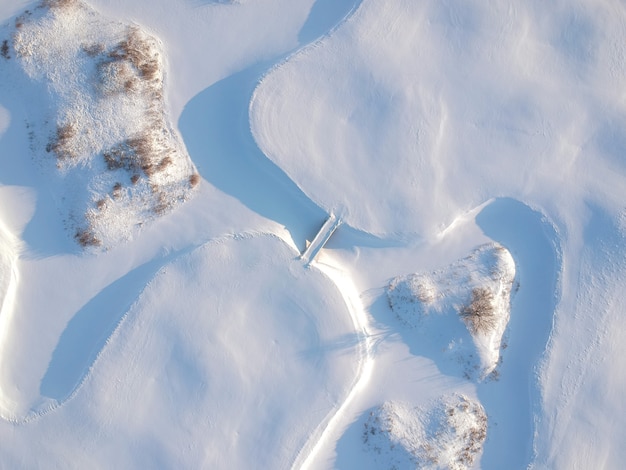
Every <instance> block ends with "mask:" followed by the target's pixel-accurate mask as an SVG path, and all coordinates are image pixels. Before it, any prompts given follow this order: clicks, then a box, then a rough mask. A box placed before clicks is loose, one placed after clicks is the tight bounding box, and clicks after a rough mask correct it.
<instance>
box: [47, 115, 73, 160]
mask: <svg viewBox="0 0 626 470" xmlns="http://www.w3.org/2000/svg"><path fill="white" fill-rule="evenodd" d="M75 136H76V126H75V125H74V124H73V123H67V124H63V125H59V126H58V127H57V130H56V134H55V135H54V136H53V137H52V138H51V139H50V142H48V145H47V146H46V151H47V152H54V153H55V154H56V156H57V158H58V159H60V160H64V159H68V158H73V157H76V153H75V151H74V149H73V148H72V145H71V143H72V139H73V138H74V137H75Z"/></svg>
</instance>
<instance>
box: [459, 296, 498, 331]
mask: <svg viewBox="0 0 626 470" xmlns="http://www.w3.org/2000/svg"><path fill="white" fill-rule="evenodd" d="M459 314H460V315H461V318H463V321H464V322H465V324H466V325H467V327H468V329H469V330H470V331H471V332H472V333H488V332H490V331H492V330H493V329H494V328H495V327H496V325H497V318H496V315H495V309H494V296H493V292H492V291H491V290H489V289H487V288H485V287H476V288H474V289H473V290H472V300H471V302H470V304H469V305H467V306H465V307H463V308H462V309H461V311H460V312H459Z"/></svg>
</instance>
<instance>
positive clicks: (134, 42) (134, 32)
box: [109, 27, 161, 81]
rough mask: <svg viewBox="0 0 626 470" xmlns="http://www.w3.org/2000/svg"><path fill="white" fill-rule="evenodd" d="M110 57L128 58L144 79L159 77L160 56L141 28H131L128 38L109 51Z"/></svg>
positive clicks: (117, 58) (149, 79) (115, 58)
mask: <svg viewBox="0 0 626 470" xmlns="http://www.w3.org/2000/svg"><path fill="white" fill-rule="evenodd" d="M109 57H110V58H111V59H113V60H120V59H122V60H128V61H129V62H130V63H131V64H133V66H134V67H135V68H136V69H137V71H138V72H139V75H140V76H141V78H143V79H144V80H148V81H151V80H155V79H157V78H158V77H159V73H158V72H159V70H160V69H161V64H160V61H159V56H158V54H156V53H155V51H154V48H153V47H152V44H150V41H149V40H148V39H147V38H146V37H145V36H144V35H143V34H142V33H141V31H140V30H139V28H136V27H132V28H130V29H129V31H128V34H127V36H126V38H125V39H124V40H123V41H122V42H120V43H119V44H118V45H117V47H115V49H113V50H112V51H111V52H109Z"/></svg>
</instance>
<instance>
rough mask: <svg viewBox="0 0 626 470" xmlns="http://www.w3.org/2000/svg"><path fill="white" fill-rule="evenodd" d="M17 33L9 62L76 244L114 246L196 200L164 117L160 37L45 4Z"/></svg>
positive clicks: (191, 172) (75, 5) (63, 1)
mask: <svg viewBox="0 0 626 470" xmlns="http://www.w3.org/2000/svg"><path fill="white" fill-rule="evenodd" d="M10 29H11V31H10V36H9V37H10V39H9V40H7V41H5V42H3V43H2V44H3V51H4V53H3V56H4V59H3V61H4V62H5V66H6V67H7V69H9V70H8V73H12V74H13V75H14V77H15V80H12V82H13V83H14V85H13V86H15V87H16V88H18V90H17V91H18V92H21V94H22V95H23V98H24V99H23V101H24V103H25V104H26V105H27V106H30V109H29V111H28V115H29V116H28V119H29V122H28V124H27V126H28V127H29V134H30V139H31V149H32V150H33V151H34V153H35V155H36V157H37V161H39V163H40V164H41V166H43V168H44V171H45V172H47V171H51V172H52V171H54V170H53V169H52V168H53V166H56V169H57V171H56V173H57V175H58V176H59V178H60V180H61V181H60V189H59V191H60V193H61V194H59V195H55V196H60V197H59V198H58V199H59V200H60V201H62V202H61V203H62V204H63V208H62V212H63V216H64V217H65V219H66V225H67V226H68V228H69V230H71V232H72V235H74V236H75V238H76V240H77V242H78V243H80V244H81V245H82V246H100V245H102V246H104V247H110V246H112V245H114V244H116V243H118V242H120V241H122V240H125V239H128V238H129V237H130V236H131V235H132V231H133V228H134V227H136V226H141V225H142V224H143V223H144V222H147V221H149V220H151V219H153V218H155V217H157V216H159V215H161V214H163V213H164V212H167V211H169V210H171V209H172V208H173V207H175V206H176V205H177V204H179V203H181V202H182V201H185V200H186V199H187V198H188V197H189V196H190V191H191V189H192V187H193V186H195V185H196V184H197V183H198V182H199V176H198V175H197V173H196V170H195V168H194V165H193V163H192V162H191V159H190V158H189V156H188V154H187V151H186V149H185V147H184V145H183V143H182V141H181V139H180V138H179V137H178V135H177V133H176V132H175V131H174V130H173V129H172V127H171V124H170V123H169V121H168V118H167V116H166V112H165V103H164V98H163V78H164V66H163V54H162V45H161V44H160V42H159V41H158V40H157V39H156V38H154V37H152V36H150V35H149V34H147V33H146V32H145V31H143V30H142V29H141V28H140V27H138V26H136V25H125V24H122V23H119V22H115V21H111V20H108V19H106V18H104V17H102V16H101V15H100V14H99V13H98V12H96V11H95V10H93V9H92V8H90V7H88V6H87V5H86V4H84V3H83V2H80V1H78V0H45V1H43V3H41V4H40V5H39V6H37V7H36V8H34V9H32V10H26V11H25V12H24V13H23V14H22V15H20V16H18V17H17V18H16V19H15V24H14V25H11V28H10ZM24 74H25V75H26V77H28V80H24V78H22V77H23V76H24ZM16 84H20V85H16ZM22 84H24V85H22Z"/></svg>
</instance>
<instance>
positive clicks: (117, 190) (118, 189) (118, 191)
mask: <svg viewBox="0 0 626 470" xmlns="http://www.w3.org/2000/svg"><path fill="white" fill-rule="evenodd" d="M112 195H113V199H119V198H120V196H121V195H122V183H119V182H118V183H115V184H114V185H113V192H112Z"/></svg>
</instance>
